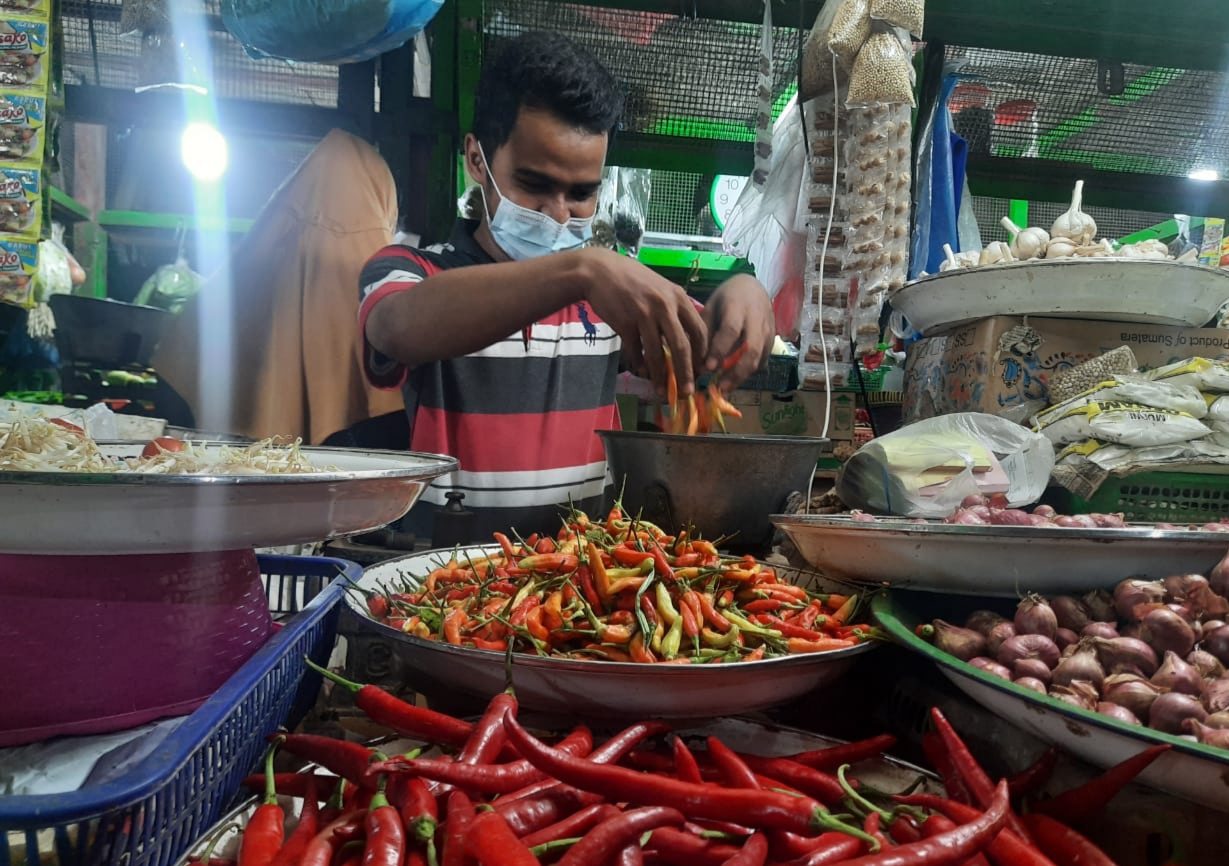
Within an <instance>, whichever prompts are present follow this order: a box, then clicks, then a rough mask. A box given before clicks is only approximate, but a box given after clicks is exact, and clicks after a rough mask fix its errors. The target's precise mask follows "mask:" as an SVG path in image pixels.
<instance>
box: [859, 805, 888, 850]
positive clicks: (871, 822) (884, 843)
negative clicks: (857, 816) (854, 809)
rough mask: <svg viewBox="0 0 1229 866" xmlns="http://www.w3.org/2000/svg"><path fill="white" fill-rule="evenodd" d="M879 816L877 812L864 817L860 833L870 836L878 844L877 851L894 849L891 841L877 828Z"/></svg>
mask: <svg viewBox="0 0 1229 866" xmlns="http://www.w3.org/2000/svg"><path fill="white" fill-rule="evenodd" d="M879 819H880V815H879V813H878V812H871V813H870V814H869V815H867V816H866V820H865V821H864V822H863V824H862V832H863V833H865V834H866V835H868V836H870V837H871V838H872V839H874V840H875V841H876V842H878V843H879V850H881V851H882V850H884V849H887V848H892V847H894V846H893V845H892V840H891V839H889V838H888V837H887V836H885V835H884V834H883V830H882V829H881V828H880V826H879Z"/></svg>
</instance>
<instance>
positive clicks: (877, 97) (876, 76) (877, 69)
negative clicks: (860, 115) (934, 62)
mask: <svg viewBox="0 0 1229 866" xmlns="http://www.w3.org/2000/svg"><path fill="white" fill-rule="evenodd" d="M909 53H910V48H906V47H905V45H904V43H903V42H902V40H901V39H900V38H899V37H898V36H897V34H896V33H894V32H893V33H875V34H872V35H871V37H870V38H869V39H867V40H866V44H865V45H863V46H862V49H861V50H860V51H859V52H858V57H857V59H856V60H855V61H854V64H853V70H852V71H851V72H850V74H849V96H848V97H846V100H845V104H846V105H848V106H855V105H873V104H875V103H884V104H887V105H904V104H908V105H915V104H916V103H915V102H914V99H913V64H912V63H910V62H909Z"/></svg>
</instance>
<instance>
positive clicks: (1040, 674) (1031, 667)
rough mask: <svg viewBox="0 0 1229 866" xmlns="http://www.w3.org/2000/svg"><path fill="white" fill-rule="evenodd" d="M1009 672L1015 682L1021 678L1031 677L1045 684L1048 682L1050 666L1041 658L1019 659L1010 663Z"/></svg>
mask: <svg viewBox="0 0 1229 866" xmlns="http://www.w3.org/2000/svg"><path fill="white" fill-rule="evenodd" d="M1011 673H1012V675H1013V676H1014V677H1015V680H1016V682H1019V681H1020V680H1022V679H1026V680H1027V679H1032V680H1037V681H1038V682H1041V683H1044V684H1045V685H1047V686H1048V685H1049V684H1050V676H1051V671H1050V667H1049V665H1047V664H1046V663H1045V662H1043V661H1042V660H1041V659H1020V660H1019V661H1018V662H1016V663H1015V664H1014V665H1012V668H1011Z"/></svg>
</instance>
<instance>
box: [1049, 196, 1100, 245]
mask: <svg viewBox="0 0 1229 866" xmlns="http://www.w3.org/2000/svg"><path fill="white" fill-rule="evenodd" d="M1083 203H1084V181H1082V180H1077V181H1076V182H1075V192H1074V193H1072V195H1071V207H1070V208H1068V209H1067V212H1066V213H1064V214H1062V215H1061V216H1060V217H1059V218H1058V219H1056V220H1054V225H1053V226H1051V227H1050V236H1051V237H1055V238H1071V240H1073V241H1075V242H1076V244H1077V245H1080V246H1082V245H1085V244H1089V243H1091V242H1092V239H1093V238H1095V237H1096V236H1097V221H1096V220H1094V219H1093V218H1092V217H1090V216H1089V215H1088V214H1086V213H1084V211H1082V210H1080V205H1081V204H1083ZM1047 258H1048V255H1047Z"/></svg>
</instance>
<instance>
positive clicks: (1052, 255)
mask: <svg viewBox="0 0 1229 866" xmlns="http://www.w3.org/2000/svg"><path fill="white" fill-rule="evenodd" d="M1075 249H1076V245H1075V242H1074V241H1072V240H1071V238H1066V237H1058V238H1051V239H1050V242H1049V243H1048V244H1047V245H1046V258H1047V259H1062V258H1066V257H1067V256H1071V255H1074V254H1075Z"/></svg>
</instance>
